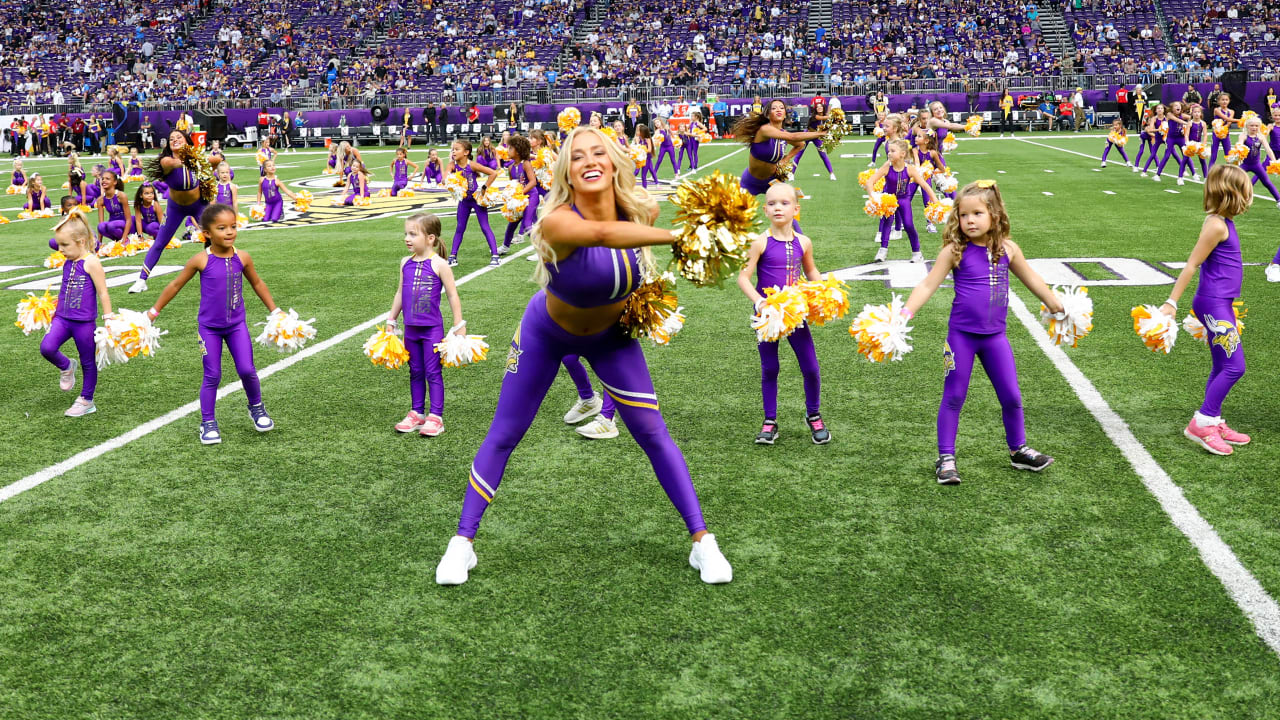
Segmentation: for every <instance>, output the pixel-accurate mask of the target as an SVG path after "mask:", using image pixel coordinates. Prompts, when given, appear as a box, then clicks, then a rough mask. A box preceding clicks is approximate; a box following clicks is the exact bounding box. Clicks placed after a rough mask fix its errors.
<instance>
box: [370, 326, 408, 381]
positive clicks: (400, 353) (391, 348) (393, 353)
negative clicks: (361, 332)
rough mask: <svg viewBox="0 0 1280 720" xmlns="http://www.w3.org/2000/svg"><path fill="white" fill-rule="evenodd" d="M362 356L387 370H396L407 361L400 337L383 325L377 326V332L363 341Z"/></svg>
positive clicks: (406, 354)
mask: <svg viewBox="0 0 1280 720" xmlns="http://www.w3.org/2000/svg"><path fill="white" fill-rule="evenodd" d="M364 354H365V357H367V358H369V360H370V361H372V362H373V364H374V365H377V366H378V367H384V368H386V369H388V370H398V369H399V368H400V366H401V365H404V363H405V361H407V360H408V359H409V351H408V350H407V349H406V348H405V346H404V342H403V341H402V340H401V339H400V336H399V335H396V334H395V333H394V332H392V330H391V329H390V328H388V327H387V326H385V325H380V326H378V332H376V333H374V334H373V335H372V336H371V337H370V338H369V339H368V340H365V341H364Z"/></svg>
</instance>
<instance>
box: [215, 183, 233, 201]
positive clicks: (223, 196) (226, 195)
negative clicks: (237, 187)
mask: <svg viewBox="0 0 1280 720" xmlns="http://www.w3.org/2000/svg"><path fill="white" fill-rule="evenodd" d="M217 200H218V202H219V203H222V204H223V205H230V204H231V200H232V196H231V183H218V198H217Z"/></svg>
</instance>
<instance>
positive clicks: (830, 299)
mask: <svg viewBox="0 0 1280 720" xmlns="http://www.w3.org/2000/svg"><path fill="white" fill-rule="evenodd" d="M846 287H847V286H846V285H845V284H844V281H843V280H840V279H838V278H836V276H835V273H827V276H826V277H825V278H823V279H822V280H809V281H806V282H802V283H800V290H801V292H803V293H804V299H805V302H806V303H808V305H809V316H808V318H807V319H808V320H809V322H811V323H813V324H814V325H826V324H827V323H829V322H831V321H832V320H839V319H841V318H843V317H844V316H845V314H846V313H848V312H849V293H848V291H847V290H846Z"/></svg>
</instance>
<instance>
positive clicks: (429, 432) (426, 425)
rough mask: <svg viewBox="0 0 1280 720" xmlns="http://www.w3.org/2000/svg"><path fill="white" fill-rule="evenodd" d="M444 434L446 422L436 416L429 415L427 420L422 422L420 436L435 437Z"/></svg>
mask: <svg viewBox="0 0 1280 720" xmlns="http://www.w3.org/2000/svg"><path fill="white" fill-rule="evenodd" d="M443 432H444V421H443V420H441V419H440V418H438V417H436V416H435V415H428V416H427V419H426V420H423V421H422V429H421V430H419V431H418V434H420V435H422V437H435V436H437V435H439V434H441V433H443Z"/></svg>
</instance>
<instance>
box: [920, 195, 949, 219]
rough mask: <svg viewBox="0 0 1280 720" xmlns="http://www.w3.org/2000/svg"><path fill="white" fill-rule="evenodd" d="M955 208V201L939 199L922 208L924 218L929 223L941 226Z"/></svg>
mask: <svg viewBox="0 0 1280 720" xmlns="http://www.w3.org/2000/svg"><path fill="white" fill-rule="evenodd" d="M955 208H956V201H955V200H952V199H951V198H945V197H944V198H940V199H938V200H935V201H934V202H931V203H929V204H928V205H926V206H925V207H924V216H925V219H927V220H928V221H929V222H931V223H934V224H941V223H944V222H946V221H947V216H948V215H950V214H951V211H952V210H954V209H955Z"/></svg>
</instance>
